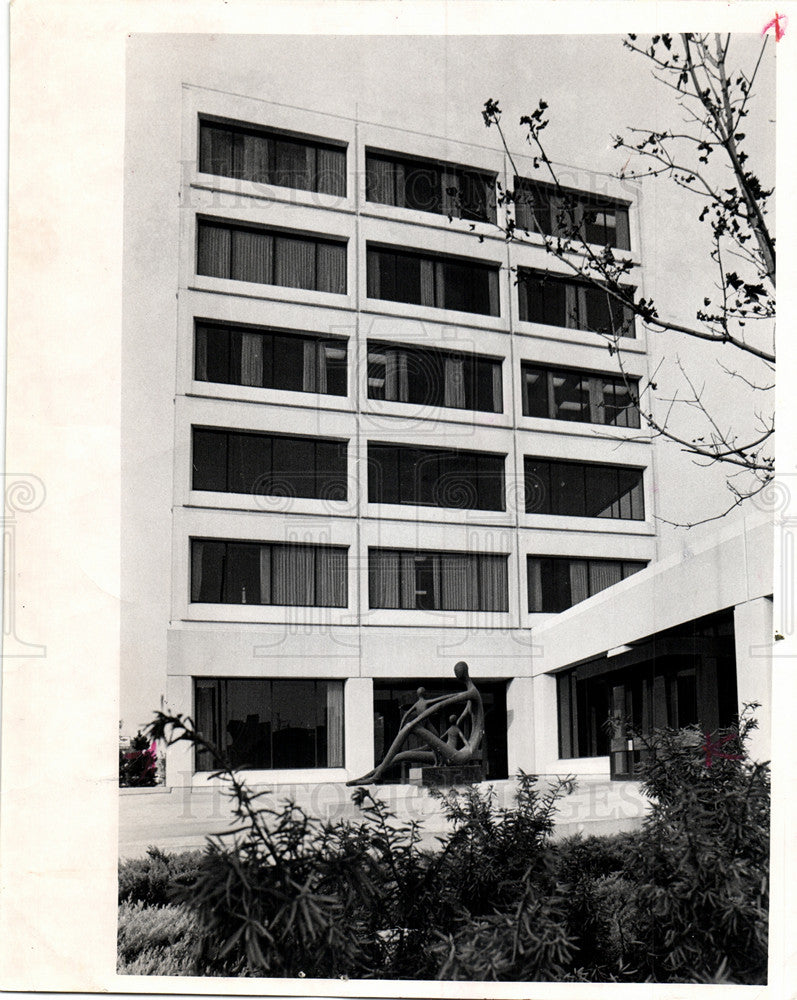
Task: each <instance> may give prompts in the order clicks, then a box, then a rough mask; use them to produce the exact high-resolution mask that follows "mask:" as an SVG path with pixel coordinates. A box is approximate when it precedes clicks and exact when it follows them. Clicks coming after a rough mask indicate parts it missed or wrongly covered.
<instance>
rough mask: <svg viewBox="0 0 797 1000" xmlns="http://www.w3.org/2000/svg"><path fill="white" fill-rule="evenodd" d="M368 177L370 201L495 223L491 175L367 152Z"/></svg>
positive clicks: (366, 171)
mask: <svg viewBox="0 0 797 1000" xmlns="http://www.w3.org/2000/svg"><path fill="white" fill-rule="evenodd" d="M365 174H366V198H367V200H368V201H371V202H375V203H378V204H380V205H394V206H397V207H399V208H412V209H415V210H417V211H420V212H435V213H437V214H443V215H451V216H456V217H459V218H463V219H474V220H479V221H484V222H495V219H496V215H495V206H496V199H495V180H494V178H493V177H492V176H491V175H490V174H486V173H482V172H481V171H478V170H473V169H471V168H468V167H461V166H456V165H454V164H438V163H432V162H430V161H428V160H418V159H412V158H410V157H403V156H400V155H398V154H386V153H372V152H368V153H366V158H365Z"/></svg>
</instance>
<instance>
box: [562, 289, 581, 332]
mask: <svg viewBox="0 0 797 1000" xmlns="http://www.w3.org/2000/svg"><path fill="white" fill-rule="evenodd" d="M580 290H581V289H579V288H578V287H577V286H576V285H571V284H567V285H565V326H566V327H567V328H568V329H570V330H579V329H581V323H580V321H579V319H580V318H579V294H578V293H579V291H580Z"/></svg>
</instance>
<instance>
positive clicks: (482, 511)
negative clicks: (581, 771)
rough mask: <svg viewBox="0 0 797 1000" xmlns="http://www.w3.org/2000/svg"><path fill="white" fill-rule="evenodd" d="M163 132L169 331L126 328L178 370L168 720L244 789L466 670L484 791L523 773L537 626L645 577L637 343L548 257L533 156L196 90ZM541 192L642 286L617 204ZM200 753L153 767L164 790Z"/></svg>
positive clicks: (367, 762)
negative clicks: (225, 763)
mask: <svg viewBox="0 0 797 1000" xmlns="http://www.w3.org/2000/svg"><path fill="white" fill-rule="evenodd" d="M182 125H183V131H182V153H181V161H182V175H181V179H180V209H179V217H180V233H179V241H178V242H177V244H176V245H177V246H178V247H179V260H175V261H174V262H173V266H172V267H168V266H167V267H162V266H161V267H159V268H157V269H154V268H153V271H152V275H153V281H156V282H158V283H159V284H160V283H170V284H171V286H172V289H173V293H174V294H175V295H176V297H177V300H176V301H177V307H176V329H164V330H162V331H160V334H161V335H160V336H159V337H157V338H150V339H149V340H147V343H148V344H155V343H157V345H158V346H157V348H155V349H156V350H157V352H159V360H156V359H150V360H151V362H152V364H153V365H155V364H156V363H157V364H161V365H163V364H166V365H168V366H170V367H171V366H173V375H174V379H173V384H174V392H173V398H174V411H173V420H174V426H173V432H174V449H173V482H172V503H171V509H170V510H169V509H168V505H167V504H162V509H160V508H159V509H156V507H155V505H154V503H153V504H152V505H151V506H150V508H149V510H148V511H147V517H149V518H150V519H154V521H151V522H150V523H149V525H148V528H146V529H145V530H149V531H150V534H149V536H148V537H149V538H150V541H152V543H153V544H155V538H156V535H157V532H160V535H159V536H158V537H160V538H164V537H166V536H167V534H168V535H169V536H170V537H171V546H172V547H171V574H170V576H171V607H170V608H166V607H165V606H161V604H160V603H159V601H158V600H157V599H153V601H152V603H151V606H150V608H149V615H148V618H147V624H146V630H147V631H150V630H151V635H152V641H151V642H150V644H149V646H147V642H146V640H144V641H143V642H142V646H141V648H142V649H144V648H149V649H150V652H151V655H153V656H155V655H159V652H158V651H159V650H160V649H161V647H160V645H159V642H160V639H159V638H158V637H157V636H158V634H161V633H166V635H167V642H166V647H165V661H166V662H165V663H164V665H163V669H164V670H165V673H166V675H167V682H166V684H165V694H166V702H167V704H168V705H169V707H170V708H171V709H174V710H177V711H182V712H185V713H188V714H191V715H192V716H193V717H194V718H195V720H196V721H197V723H198V725H199V727H200V728H201V729H202V731H203V732H204V733H205V734H206V735H209V736H211V737H212V738H213V739H214V740H215V741H216V742H217V743H218V744H220V745H222V746H224V747H226V749H227V750H228V752H229V753H230V756H231V758H232V760H233V762H235V763H238V764H241V765H246V766H247V767H249V768H251V769H253V771H254V772H255V773H253V774H252V776H251V777H252V778H253V779H254V780H255V781H256V780H258V779H259V778H262V780H263V781H267V782H269V783H271V784H274V783H279V782H280V781H290V782H302V781H343V780H345V779H348V778H352V777H355V776H357V775H359V774H362V773H364V772H366V771H367V770H369V768H370V767H371V766H372V764H373V761H374V757H375V756H376V758H377V759H378V758H379V756H380V754H381V751H382V749H383V748H384V747H385V746H387V745H389V743H390V741H391V739H392V736H393V735H394V734H395V732H396V731H397V728H398V722H399V705H400V704H401V703H402V702H406V700H407V699H409V700H411V699H412V698H413V697H414V691H415V689H416V688H417V687H418V686H420V685H423V686H424V687H425V688H426V690H427V692H428V694H429V695H434V694H438V693H440V692H442V691H444V690H448V689H450V688H452V687H454V686H455V682H454V680H453V673H452V668H453V666H454V664H455V663H456V662H457V661H458V660H461V659H464V660H466V661H467V662H468V663H469V664H470V667H471V674H472V676H473V677H474V678H475V679H476V682H477V684H478V686H479V688H480V690H481V691H482V694H483V697H484V701H485V707H486V710H487V732H486V739H485V749H484V765H485V768H486V772H487V775H488V777H490V778H501V777H505V776H507V774H512V773H513V772H514V771H516V769H517V768H519V767H522V768H524V769H525V770H533V769H534V767H535V745H537V743H538V740H539V735H540V734H539V732H537V734H536V735H535V729H539V727H540V726H541V725H542V726H544V725H546V724H547V725H549V726H550V727H553V729H554V730H555V727H556V719H557V700H556V699H557V694H556V685H555V684H544V685H543V684H541V683H540V678H539V676H535V673H534V671H533V669H532V659H533V656H532V654H533V652H534V643H535V626H537V625H539V624H541V623H542V622H544V621H546V620H547V619H550V616H551V615H554V614H556V613H559V612H561V611H563V610H564V609H566V608H568V607H570V606H571V605H574V604H576V603H578V602H580V601H582V600H585V599H587V598H589V597H591V596H593V595H595V594H597V593H598V592H599V591H602V590H604V589H606V588H607V587H609V586H611V585H613V584H615V583H617V582H619V581H621V580H623V579H624V578H626V577H628V576H630V575H631V574H633V573H635V572H637V571H638V570H640V569H642V568H644V567H645V565H646V564H647V563H648V562H650V561H651V560H653V559H654V558H655V554H656V537H655V530H654V522H653V517H652V515H653V510H654V504H655V490H654V469H653V459H652V448H651V444H650V441H649V440H647V439H646V436H645V433H644V430H641V429H640V428H639V419H638V415H637V413H636V411H635V409H634V407H633V405H632V403H631V398H632V395H633V391H634V386H635V383H636V382H637V381H638V380H640V379H644V377H645V374H646V370H647V369H646V363H647V362H646V353H645V337H644V330H643V329H642V328H641V327H639V326H638V327H637V328H635V325H634V321H633V317H630V316H628V315H625V314H623V312H622V310H619V309H617V308H615V307H614V306H613V304H612V303H611V300H610V299H609V297H608V296H605V295H602V294H601V293H600V292H599V291H596V290H595V289H594V288H590V287H589V286H587V285H584V284H580V283H578V282H577V281H575V280H574V279H573V277H572V273H570V272H568V270H567V268H566V267H565V266H563V265H562V263H561V262H559V261H557V260H556V258H555V257H553V256H551V255H550V254H547V253H546V252H545V249H544V245H543V240H542V237H541V236H540V235H538V234H540V233H542V234H546V233H547V234H551V233H554V234H555V232H556V226H557V218H558V214H559V209H558V208H557V204H556V198H555V192H554V190H553V189H552V188H550V187H548V186H546V185H545V184H544V183H542V182H540V181H539V180H538V177H539V171H538V170H535V168H534V165H533V163H532V161H531V159H530V158H529V157H526V156H522V155H519V156H517V157H512V158H509V157H508V156H506V155H504V153H503V151H502V150H500V149H498V148H489V147H486V146H475V145H469V144H461V143H458V142H455V141H453V140H452V139H450V138H446V137H436V136H429V135H419V134H417V133H414V132H413V133H410V132H403V131H401V130H400V129H396V128H393V127H388V126H386V125H376V124H373V123H371V122H365V121H355V120H351V119H347V118H338V117H332V116H327V115H321V114H315V113H311V112H309V111H303V110H298V109H295V108H286V107H284V106H280V105H275V104H271V103H268V102H264V101H261V100H255V99H248V98H244V97H238V96H233V95H230V94H223V93H219V92H218V91H205V90H202V89H199V88H194V87H185V88H184V90H183V120H182ZM516 172H517V174H518V177H517V178H516V176H515V174H516ZM524 179H525V188H524V189H525V190H527V192H528V197H527V198H525V199H524V200H523V202H522V203H519V204H517V205H514V206H511V207H509V208H508V207H507V206H505V205H502V204H500V198H498V197H497V191H498V190H501V189H503V190H507V189H512V188H514V187H515V185H516V182H522V181H523V180H524ZM567 181H568V183H569V184H571V186H572V188H573V190H574V191H581V194H580V195H578V196H577V197H578V199H579V204H583V205H584V206H585V207H586V208H587V209H588V211H587V212H586V214H585V220H586V221H585V226H586V234H587V237H588V239H589V240H590V241H591V242H593V243H594V244H595V245H596V246H605V245H607V244H608V245H610V246H612V247H614V248H615V252H616V253H617V254H627V255H629V256H630V257H631V258H632V259H633V261H634V264H635V267H634V268H633V271H632V279H630V280H632V281H633V283H634V285H635V286H636V287H638V288H640V289H642V288H643V285H644V278H643V268H642V260H641V251H640V245H639V237H638V223H637V218H636V210H635V205H634V204H633V201H632V200H630V199H629V197H628V189H622V190H621V189H619V188H617V187H613V186H612V182H610V181H609V180H608V179H607V178H605V177H600V178H596V177H594V176H591V175H589V174H588V173H586V172H585V173H584V174H582V175H577V174H575V173H574V172H571V173H570V174H569V175H568V178H567ZM598 182H599V183H598ZM507 211H510V212H512V213H514V214H515V217H516V221H517V224H518V225H519V226H521V227H522V228H524V229H525V230H527V231H528V232H529V235H528V236H527V237H524V239H523V240H522V241H515V242H509V241H507V240H506V239H505V238H504V235H503V232H502V226H503V225H504V224H505V220H506V213H507ZM151 224H152V225H157V222H152V223H151ZM169 245H171V244H169ZM142 252H143V244H141V245H139V246H138V249H137V250H134V253H142ZM161 263H162V262H161ZM145 313H146V310H145V308H143V307H142V311H141V312H140V314H139V318H138V320H137V321H138V322H139V323H140V322H142V321H144V317H145ZM606 333H613V334H618V335H619V336H620V340H619V344H620V346H621V348H622V367H623V370H624V371H623V372H621V370H620V366H619V364H618V360H617V355H616V354H612V353H610V352H609V351H608V350H607V343H606V337H605V334H606ZM133 350H135V348H133ZM141 370H142V371H143V370H145V366H144V368H142V369H141ZM153 370H154V369H153ZM139 378H140V379H141V378H142V376H139ZM143 381H144V382H145V381H146V379H145V376H144V377H143ZM148 391H150V392H154V390H152V389H150V388H147V387H145V386H144V385H143V383H140V384H139V386H138V387H137V388H136V389H134V390H132V393H133V397H134V398H138V399H139V401H140V403H141V405H142V406H143V407H144V409H145V408H146V394H147V392H148ZM136 394H137V395H136ZM161 402H162V401H161ZM161 431H162V433H163V434H169V433H171V428H165V427H163V428H161ZM618 442H619V443H618ZM139 558H140V557H139ZM140 571H141V574H144V575H145V574H146V560H141V561H140ZM157 571H158V570H157V563H156V560H153V564H152V573H153V580H154V574H155V573H156V572H157ZM161 592H162V588H161ZM546 680H547V681H550V678H546ZM560 687H561V685H560ZM560 697H561V694H560ZM532 720H534V722H533V724H532ZM546 720H547V722H546ZM210 766H211V764H210V761H208V760H205V759H203V758H202V755H199V756H197V757H196V758H194V757H193V756H192V754H191V752H190V751H188V750H184V749H182V747H180V748H179V749H178V748H175V749H174V750H173V751H172V752H171V757H170V759H169V762H168V771H167V780H168V782H169V783H170V784H176V783H180V784H182V783H184V782H185V781H186V775H189V774H193V775H194V777H193V778H192V779H190V780H194V781H200V782H201V781H204V780H205V778H206V774H205V772H206V771H207V770H208V769H209V768H210ZM393 777H394V778H395V779H396V780H400V779H401V777H402V776H401V775H400V774H399V773H398V772H396V773H395V774H394V776H393Z"/></svg>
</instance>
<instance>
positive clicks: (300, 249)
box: [197, 219, 346, 295]
mask: <svg viewBox="0 0 797 1000" xmlns="http://www.w3.org/2000/svg"><path fill="white" fill-rule="evenodd" d="M197 274H203V275H207V276H208V277H212V278H232V279H234V280H236V281H250V282H254V283H256V284H261V285H281V286H283V287H287V288H306V289H313V290H315V291H318V292H333V293H334V294H337V295H345V294H346V243H345V241H340V240H327V239H322V238H315V237H312V236H304V235H296V236H292V235H289V234H288V233H285V232H282V231H277V230H269V229H254V228H247V227H244V226H238V225H234V224H231V223H223V222H211V221H208V220H205V219H198V220H197Z"/></svg>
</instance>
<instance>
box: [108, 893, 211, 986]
mask: <svg viewBox="0 0 797 1000" xmlns="http://www.w3.org/2000/svg"><path fill="white" fill-rule="evenodd" d="M195 946H196V921H195V918H194V916H193V915H192V914H191V912H190V910H188V909H186V908H185V907H182V906H146V905H145V904H144V903H143V902H140V901H139V902H135V903H127V902H126V903H123V904H122V905H121V906H120V907H119V932H118V964H117V972H119V973H120V974H121V975H136V976H187V975H190V974H191V971H192V968H193V959H194V951H195Z"/></svg>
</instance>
